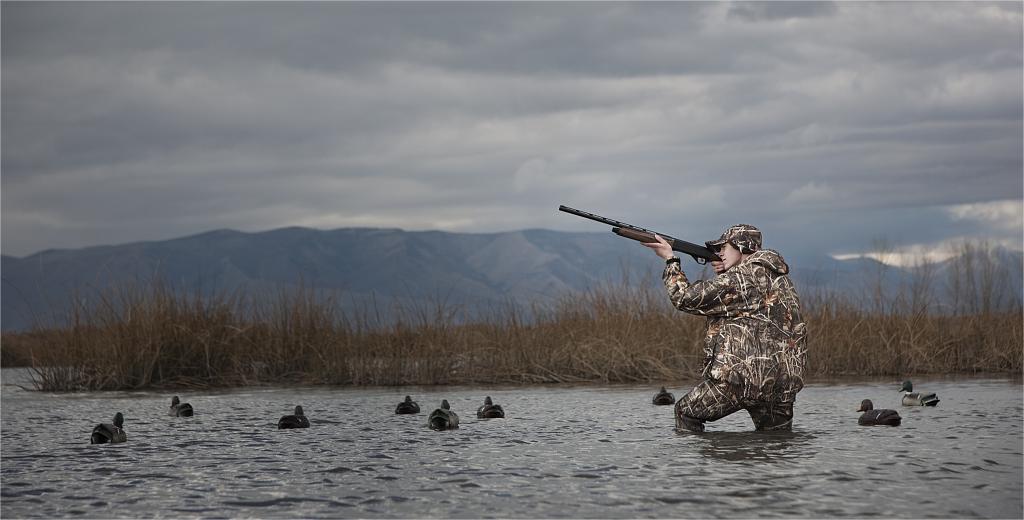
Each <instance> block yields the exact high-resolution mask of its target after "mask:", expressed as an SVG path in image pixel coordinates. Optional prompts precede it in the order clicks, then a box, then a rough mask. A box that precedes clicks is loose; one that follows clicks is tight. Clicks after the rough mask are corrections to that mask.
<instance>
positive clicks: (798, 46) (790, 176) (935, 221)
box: [0, 1, 1024, 256]
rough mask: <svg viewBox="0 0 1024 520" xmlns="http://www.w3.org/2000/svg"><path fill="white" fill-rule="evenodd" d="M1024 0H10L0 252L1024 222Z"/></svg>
mask: <svg viewBox="0 0 1024 520" xmlns="http://www.w3.org/2000/svg"><path fill="white" fill-rule="evenodd" d="M1021 6H1022V4H1021V3H1020V2H1010V3H980V2H965V3H953V2H935V3H931V2H909V3H866V2H840V3H805V2H799V3H788V2H772V3H717V2H716V3H695V2H691V3H643V4H639V3H622V4H620V3H610V2H600V3H512V4H504V3H450V4H449V3H411V4H406V3H367V4H364V3H287V4H278V3H254V4H251V3H234V2H231V3H150V2H138V3H135V2H127V3H126V2H117V3H110V4H106V3H95V2H85V3H70V4H64V3H49V2H47V3H15V2H6V1H5V2H3V4H2V7H0V9H2V132H3V147H2V251H3V253H4V254H8V255H15V256H24V255H27V254H30V253H33V252H36V251H39V250H42V249H47V248H71V247H82V246H88V245H97V244H114V243H124V242H130V241H138V240H158V239H167V238H174V237H179V236H184V235H189V234H195V233H200V232H203V231H207V230H211V229H219V228H232V229H238V230H243V231H261V230H267V229H274V228H279V227H284V226H307V227H314V228H320V229H333V228H339V227H352V226H360V227H367V226H368V227H398V228H403V229H407V230H424V229H439V230H447V231H456V232H494V231H508V230H518V229H526V228H547V229H557V230H567V231H569V230H571V231H595V232H598V231H601V232H603V231H605V229H604V228H603V227H602V226H601V225H599V224H596V223H593V222H589V221H586V220H583V219H579V218H576V217H572V216H570V215H566V214H564V213H559V212H557V211H556V208H557V207H558V205H559V204H566V205H569V206H573V207H577V208H581V209H585V210H588V211H592V212H596V213H601V214H604V215H607V216H609V217H612V218H616V219H619V220H628V221H631V222H635V223H636V224H639V225H642V226H644V227H649V228H652V229H656V230H660V231H663V232H665V233H668V234H671V235H674V236H676V237H679V238H685V239H689V240H692V241H703V240H707V239H711V238H715V237H717V236H718V234H719V233H720V232H721V231H722V230H723V229H724V228H725V227H727V226H728V225H730V224H734V223H739V222H745V223H751V224H755V225H757V226H759V227H761V228H762V230H763V231H764V233H765V240H766V246H768V247H774V248H777V249H780V250H781V251H783V253H784V254H786V253H787V252H789V253H790V254H793V255H824V254H830V255H850V254H862V253H869V252H871V251H872V250H873V248H875V247H877V245H878V244H879V243H882V242H885V243H887V244H892V245H898V246H899V247H905V248H908V250H914V251H931V250H942V248H943V247H944V246H945V245H946V244H949V243H950V242H951V241H957V240H962V239H964V238H970V239H983V240H988V241H991V242H992V243H998V244H1003V245H1006V246H1009V247H1012V248H1014V249H1021V247H1022V233H1024V212H1022V198H1024V181H1022V175H1024V174H1022V154H1024V152H1022V141H1024V126H1022V99H1024V79H1022V78H1024V71H1022V46H1024V39H1022V12H1021Z"/></svg>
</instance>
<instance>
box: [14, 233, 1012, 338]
mask: <svg viewBox="0 0 1024 520" xmlns="http://www.w3.org/2000/svg"><path fill="white" fill-rule="evenodd" d="M787 260H788V261H789V262H790V265H791V267H792V268H793V270H794V278H795V279H796V281H797V284H798V288H800V290H801V292H804V291H808V292H814V291H818V290H821V289H827V290H840V291H850V290H853V289H854V288H857V287H858V286H859V285H862V284H863V279H864V276H865V273H866V272H871V270H872V269H873V267H872V263H874V261H871V260H852V261H845V262H838V261H835V260H833V259H831V258H827V257H826V258H821V259H787ZM1011 261H1016V262H1018V263H1019V262H1020V255H1019V253H1016V257H1014V258H1013V259H1011ZM662 265H663V264H662V263H661V262H660V260H658V259H657V258H656V257H654V255H653V254H651V253H650V252H649V251H647V250H645V249H644V248H642V247H640V246H639V244H636V243H634V242H631V241H629V240H626V239H623V238H620V237H618V236H615V235H613V234H612V233H610V232H609V233H570V232H559V231H549V230H540V229H531V230H524V231H514V232H505V233H480V234H474V233H447V232H441V231H416V232H410V231H402V230H399V229H373V228H345V229H336V230H330V231H323V230H314V229H307V228H298V227H290V228H282V229H276V230H272V231H265V232H259V233H243V232H239V231H232V230H218V231H211V232H207V233H202V234H198V235H194V236H188V237H183V238H177V239H172V240H163V241H152V242H136V243H129V244H122V245H111V246H98V247H88V248H82V249H67V250H47V251H42V252H39V253H36V254H33V255H30V256H27V257H24V258H16V257H11V256H3V257H2V272H0V274H2V278H3V285H2V291H0V296H2V315H0V316H2V318H0V319H2V323H0V324H2V328H3V330H5V331H9V330H23V329H26V328H28V327H30V326H31V325H32V324H33V323H34V322H35V321H36V320H38V319H41V320H43V322H44V323H54V321H56V322H57V323H60V322H61V320H62V316H63V315H64V313H65V312H66V309H68V308H69V306H70V303H71V301H72V298H76V297H77V298H79V300H80V301H82V300H84V301H86V302H88V301H90V300H92V299H95V294H96V291H99V290H102V289H104V288H107V287H112V286H114V287H116V286H119V285H123V284H128V283H134V282H142V283H145V282H146V281H147V280H150V279H152V278H153V277H158V278H160V279H162V280H165V281H166V282H168V283H169V284H171V285H172V286H173V287H174V288H176V289H182V290H188V291H191V292H199V293H203V294H211V293H215V292H218V291H221V292H223V291H234V290H243V291H248V292H253V293H254V294H261V293H260V291H265V292H268V293H269V292H271V291H280V290H283V289H285V290H286V289H290V288H296V287H299V286H300V285H302V286H305V287H308V288H316V289H319V290H323V291H325V293H329V294H333V295H337V296H339V301H341V303H342V304H343V306H344V307H345V308H346V309H347V310H354V309H366V308H368V307H367V306H371V307H373V308H376V309H377V310H378V311H381V312H383V313H384V314H387V312H388V309H389V308H391V307H392V305H393V304H395V303H398V304H401V305H403V306H405V307H406V308H413V307H417V306H420V307H421V308H431V307H432V306H435V305H436V304H442V305H444V306H445V308H446V309H457V310H459V311H462V312H465V313H466V315H468V316H473V315H488V314H489V313H493V312H494V311H498V310H501V309H503V308H507V306H508V305H509V304H510V303H514V304H518V305H525V306H529V305H536V304H540V305H543V304H548V303H551V302H553V301H555V300H556V299H557V298H559V297H562V296H565V295H567V294H571V293H572V292H574V291H583V290H587V289H590V288H594V287H597V286H599V285H607V284H619V283H622V282H623V280H627V281H628V283H630V284H631V285H636V284H644V283H646V284H657V283H660V272H661V266H662ZM684 268H685V269H686V271H687V273H689V274H693V275H697V276H699V275H700V270H701V268H700V267H699V266H697V265H696V264H694V263H693V262H692V260H689V259H686V260H684ZM886 273H887V274H886V276H887V277H888V279H890V280H892V283H893V284H897V283H898V281H900V280H905V279H906V277H908V276H910V275H909V274H908V273H907V272H905V271H902V270H898V269H895V270H894V269H889V270H886ZM1018 296H1019V292H1018ZM422 306H427V307H422Z"/></svg>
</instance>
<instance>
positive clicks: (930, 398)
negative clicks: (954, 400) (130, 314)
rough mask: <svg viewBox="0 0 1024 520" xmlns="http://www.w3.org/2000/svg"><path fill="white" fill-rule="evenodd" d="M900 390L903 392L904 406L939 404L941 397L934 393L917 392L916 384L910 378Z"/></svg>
mask: <svg viewBox="0 0 1024 520" xmlns="http://www.w3.org/2000/svg"><path fill="white" fill-rule="evenodd" d="M900 392H903V400H902V403H903V406H935V405H937V404H939V398H938V397H937V396H936V395H935V394H934V393H932V394H926V393H924V392H915V391H914V385H913V383H911V382H910V380H909V379H908V380H906V381H904V382H903V386H901V387H900Z"/></svg>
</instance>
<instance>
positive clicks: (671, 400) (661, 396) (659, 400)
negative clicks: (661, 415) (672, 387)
mask: <svg viewBox="0 0 1024 520" xmlns="http://www.w3.org/2000/svg"><path fill="white" fill-rule="evenodd" d="M651 402H652V403H654V404H676V396H674V395H672V393H671V392H668V391H666V390H665V387H664V386H663V387H661V391H659V392H658V393H656V394H654V399H652V400H651Z"/></svg>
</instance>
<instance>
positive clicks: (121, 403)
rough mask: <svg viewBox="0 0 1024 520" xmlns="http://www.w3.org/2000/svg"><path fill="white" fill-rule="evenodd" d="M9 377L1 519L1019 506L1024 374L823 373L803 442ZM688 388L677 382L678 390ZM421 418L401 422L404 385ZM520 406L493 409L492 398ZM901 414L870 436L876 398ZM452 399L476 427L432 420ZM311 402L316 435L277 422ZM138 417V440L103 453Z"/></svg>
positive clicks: (658, 424)
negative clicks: (862, 407)
mask: <svg viewBox="0 0 1024 520" xmlns="http://www.w3.org/2000/svg"><path fill="white" fill-rule="evenodd" d="M18 383H20V384H25V382H24V371H14V370H9V369H5V370H4V371H3V388H2V448H0V450H2V465H0V466H2V468H0V469H2V510H0V516H3V517H4V518H52V517H59V518H73V517H89V518H93V517H144V518H155V517H174V518H190V517H191V518H226V517H231V518H238V517H257V518H405V517H418V518H422V517H427V518H442V517H444V518H665V517H674V518H687V517H701V518H704V517H869V516H882V517H914V518H927V517H960V518H1004V517H1005V518H1021V516H1022V486H1024V482H1022V466H1024V454H1022V446H1024V438H1022V424H1024V416H1022V410H1024V405H1022V386H1021V381H1020V380H1019V379H1000V378H985V379H978V378H971V379H953V378H921V379H920V380H914V385H915V389H917V390H925V391H930V392H936V393H937V394H938V396H939V398H940V399H941V402H940V403H939V405H938V406H937V407H935V408H920V407H903V406H900V405H899V396H900V394H899V392H898V389H899V381H896V380H890V379H871V380H857V381H843V382H829V383H824V382H822V383H814V384H810V385H808V386H807V388H805V389H804V390H803V391H802V392H801V393H800V394H799V398H798V401H797V405H796V414H795V418H794V430H793V431H792V432H791V433H757V432H754V431H752V430H753V427H752V425H751V422H750V419H749V416H748V415H747V414H746V413H745V412H739V413H737V414H734V415H732V416H730V417H727V418H725V419H722V420H720V421H717V422H714V423H708V432H707V433H704V434H699V435H698V434H677V433H675V432H674V430H673V427H674V423H673V417H672V407H671V406H654V405H652V404H651V397H652V396H653V395H654V393H655V392H656V391H657V388H656V387H653V386H647V385H644V386H636V385H628V386H619V385H615V386H530V387H507V386H503V387H493V388H492V387H401V388H382V387H374V388H335V387H302V388H256V389H253V388H245V389H236V390H230V391H179V392H178V395H180V396H181V397H182V400H183V401H186V402H189V403H191V404H192V405H193V406H194V408H195V410H196V415H195V416H194V417H190V418H184V417H182V418H179V417H170V416H168V415H166V410H167V407H168V406H169V404H170V399H171V397H172V395H174V394H173V393H172V392H159V393H155V392H106V393H99V392H90V393H76V394H52V393H42V392H35V391H26V390H23V389H21V388H19V387H18V386H14V385H15V384H18ZM689 385H690V383H685V384H684V383H678V384H676V385H675V386H673V387H670V388H669V390H670V391H673V392H674V393H675V395H676V396H677V397H679V396H681V395H682V394H684V393H685V392H686V390H687V389H688V388H689ZM406 394H408V395H411V396H412V397H413V398H414V400H416V401H418V402H419V403H420V406H421V408H422V409H423V410H422V413H420V414H417V415H395V414H394V409H395V405H396V404H397V403H398V402H399V401H400V400H401V399H402V398H403V397H404V396H405V395H406ZM487 395H489V396H491V397H492V398H493V399H494V402H495V403H497V404H500V405H502V406H503V407H504V409H505V413H506V418H505V419H477V418H476V415H475V412H476V409H477V408H478V407H479V406H480V405H481V404H482V402H483V399H484V397H485V396H487ZM865 398H868V399H872V400H873V401H874V403H875V407H876V408H895V409H897V410H898V411H899V413H900V415H902V416H903V424H902V426H899V427H862V426H858V425H857V418H858V416H859V415H860V414H859V413H857V412H856V411H855V410H856V408H857V406H858V405H859V403H860V401H861V399H865ZM441 399H447V400H448V401H449V402H450V403H451V405H452V409H453V410H454V411H455V412H457V413H458V414H459V416H460V418H461V428H460V429H458V430H452V431H443V432H437V431H433V430H430V429H428V428H427V427H426V417H427V414H428V413H429V412H430V411H431V410H433V409H434V408H436V407H437V406H438V404H439V403H440V401H441ZM297 404H298V405H302V406H303V408H304V409H305V412H306V415H307V416H308V417H309V420H310V423H311V427H310V428H309V429H305V430H278V429H277V420H278V419H279V418H280V417H281V416H282V415H287V414H290V413H291V411H292V409H293V408H294V406H295V405H297ZM118 411H120V412H122V413H124V416H125V431H126V432H127V434H128V442H126V443H123V444H115V445H109V444H108V445H90V444H89V434H90V432H91V430H92V428H93V426H95V425H96V424H97V423H99V422H110V421H111V418H112V416H113V415H114V413H115V412H118Z"/></svg>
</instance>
